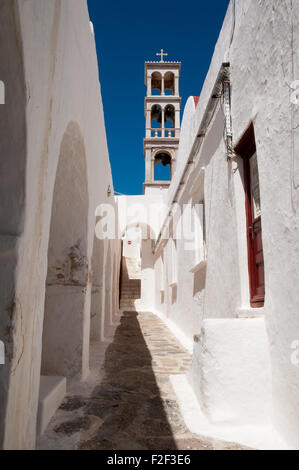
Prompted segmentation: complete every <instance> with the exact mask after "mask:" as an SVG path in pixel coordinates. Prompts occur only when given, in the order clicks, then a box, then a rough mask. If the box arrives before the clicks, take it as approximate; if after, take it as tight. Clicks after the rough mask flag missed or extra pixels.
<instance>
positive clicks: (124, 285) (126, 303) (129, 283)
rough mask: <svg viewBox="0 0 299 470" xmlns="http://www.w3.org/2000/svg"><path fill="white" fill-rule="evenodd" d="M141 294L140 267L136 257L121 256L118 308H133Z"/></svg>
mask: <svg viewBox="0 0 299 470" xmlns="http://www.w3.org/2000/svg"><path fill="white" fill-rule="evenodd" d="M140 295H141V269H140V262H139V260H137V259H136V258H125V257H124V256H123V258H122V270H121V284H120V310H128V311H131V310H135V307H136V300H137V299H140Z"/></svg>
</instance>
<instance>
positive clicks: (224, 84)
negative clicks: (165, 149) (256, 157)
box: [153, 62, 232, 253]
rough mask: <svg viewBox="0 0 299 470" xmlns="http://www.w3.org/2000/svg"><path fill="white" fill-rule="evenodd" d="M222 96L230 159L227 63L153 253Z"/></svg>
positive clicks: (210, 100) (211, 98) (230, 136)
mask: <svg viewBox="0 0 299 470" xmlns="http://www.w3.org/2000/svg"><path fill="white" fill-rule="evenodd" d="M222 95H224V107H225V129H226V149H227V150H226V152H227V158H231V156H230V157H229V155H230V153H229V152H230V150H228V149H231V150H232V132H231V113H230V109H231V108H230V102H231V101H230V99H231V97H230V64H229V62H223V63H222V65H221V68H220V71H219V73H218V76H217V79H216V82H215V85H214V88H213V90H212V93H211V96H210V99H209V102H208V105H207V107H206V110H205V113H204V115H203V118H202V120H201V123H200V126H199V130H198V133H197V136H196V139H195V141H194V144H193V146H192V148H191V151H190V154H189V158H188V161H187V163H186V166H185V169H184V172H183V175H182V177H181V179H180V182H179V184H178V187H177V190H176V192H175V194H174V196H173V198H172V201H171V204H170V211H169V213H168V215H167V217H166V218H165V221H164V223H163V225H162V228H161V230H160V233H159V236H158V238H157V241H156V243H155V245H154V247H153V253H155V251H156V250H157V248H158V245H159V243H160V241H161V237H162V235H163V232H164V229H165V227H166V226H167V225H168V223H169V221H170V219H171V217H172V214H173V209H174V205H175V203H176V202H177V201H178V199H179V195H180V192H181V190H182V188H183V186H184V184H185V177H186V175H187V172H188V169H189V166H190V165H191V164H192V163H194V158H195V156H196V155H197V154H198V152H199V150H200V148H201V146H202V143H203V141H204V138H205V136H206V132H207V130H208V127H209V125H210V123H211V121H212V118H213V116H214V113H215V109H216V106H217V104H218V100H219V99H220V98H221V96H222Z"/></svg>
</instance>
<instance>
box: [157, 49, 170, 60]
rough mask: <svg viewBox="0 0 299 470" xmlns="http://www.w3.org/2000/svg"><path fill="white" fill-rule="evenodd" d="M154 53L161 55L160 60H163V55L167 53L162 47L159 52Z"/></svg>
mask: <svg viewBox="0 0 299 470" xmlns="http://www.w3.org/2000/svg"><path fill="white" fill-rule="evenodd" d="M156 55H160V56H161V60H160V62H164V56H166V55H168V54H167V53H166V52H164V49H161V52H157V54H156Z"/></svg>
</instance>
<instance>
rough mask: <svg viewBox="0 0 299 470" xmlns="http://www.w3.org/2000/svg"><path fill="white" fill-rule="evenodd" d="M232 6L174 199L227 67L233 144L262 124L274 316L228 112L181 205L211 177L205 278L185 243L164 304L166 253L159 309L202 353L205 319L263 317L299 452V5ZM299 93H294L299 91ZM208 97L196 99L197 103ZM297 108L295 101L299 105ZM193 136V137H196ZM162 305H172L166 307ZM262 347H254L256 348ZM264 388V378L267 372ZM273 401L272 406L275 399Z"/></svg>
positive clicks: (280, 410) (275, 384)
mask: <svg viewBox="0 0 299 470" xmlns="http://www.w3.org/2000/svg"><path fill="white" fill-rule="evenodd" d="M233 6H234V2H233V1H231V3H230V6H229V9H228V12H227V15H226V18H225V20H224V24H223V27H222V30H221V33H220V36H219V39H218V42H217V44H216V48H215V52H214V55H213V58H212V62H211V66H210V69H209V72H208V74H207V78H206V80H205V83H204V86H203V89H202V91H201V94H200V99H199V103H198V106H197V108H196V111H195V113H194V116H193V118H191V120H190V101H189V102H188V103H187V106H186V113H187V115H188V117H187V116H186V117H185V116H184V118H183V123H184V121H186V122H188V125H187V126H184V125H183V126H182V137H181V144H180V149H179V151H178V163H177V172H176V174H175V176H174V178H173V181H172V183H171V186H170V189H169V193H168V196H169V201H171V200H172V198H173V195H174V194H175V191H176V188H177V187H178V184H179V181H180V178H181V176H182V173H183V168H184V163H185V162H186V161H187V159H188V157H189V153H188V149H190V148H191V145H192V144H188V145H186V142H188V139H189V138H190V135H193V137H195V135H196V131H197V129H198V128H199V124H200V122H201V120H202V118H203V115H204V112H205V109H206V106H207V103H208V99H209V97H210V95H211V93H212V89H213V86H214V84H215V81H216V78H217V75H218V72H219V70H220V67H221V64H222V63H223V62H228V61H229V62H230V64H231V87H232V123H233V141H234V143H235V144H236V143H237V142H238V141H239V139H240V138H241V137H242V135H243V133H244V132H245V130H246V129H247V128H248V126H249V124H250V123H251V122H253V124H254V129H255V136H256V146H257V155H258V165H259V177H260V191H261V204H262V237H263V247H264V261H265V283H266V297H265V307H264V308H263V309H260V310H259V311H258V312H257V311H256V310H257V309H251V308H250V304H249V283H248V265H247V251H246V250H247V246H246V234H245V201H244V191H243V184H242V169H241V167H240V161H238V160H236V161H235V162H233V163H228V162H227V161H226V155H225V145H224V140H223V115H222V110H221V107H220V105H219V106H218V108H217V110H216V112H215V114H214V118H213V121H212V122H211V124H210V126H209V130H208V133H207V135H206V137H205V139H204V141H203V145H202V147H201V150H200V152H199V154H198V155H197V158H196V160H195V163H194V166H193V170H192V172H191V175H190V176H189V178H188V180H187V183H186V185H185V190H184V191H183V193H182V195H181V197H180V200H179V204H180V205H183V204H185V203H187V202H188V201H189V200H190V198H191V197H193V195H192V194H191V192H192V187H193V186H194V181H195V180H196V178H198V177H199V176H198V175H199V174H200V170H201V168H203V167H204V168H205V171H204V183H202V184H203V185H204V199H205V210H206V215H205V217H206V256H207V266H206V269H205V270H202V271H199V272H197V273H195V274H193V273H192V272H190V271H189V266H190V257H192V255H191V254H189V253H186V252H185V251H184V249H183V242H182V241H181V242H178V243H177V260H178V261H177V262H178V283H177V287H176V292H175V293H174V292H173V291H174V288H173V287H169V285H168V284H169V283H168V279H167V267H166V269H164V272H165V273H166V274H165V279H164V285H165V287H164V289H165V291H164V294H163V295H161V280H160V270H161V267H160V266H161V262H160V261H159V257H160V256H163V260H164V267H165V266H167V264H168V263H169V260H168V259H167V253H166V250H165V248H164V249H163V244H161V245H160V247H159V249H158V251H157V253H156V255H155V261H156V262H155V266H156V276H155V278H156V295H155V305H153V308H154V309H155V310H156V311H157V313H158V314H160V315H162V316H163V315H164V317H165V318H167V319H168V322H170V323H172V324H173V325H174V328H173V329H174V331H177V334H178V335H179V336H181V338H182V339H184V340H186V338H187V341H185V343H186V344H187V345H188V342H189V345H190V343H192V336H193V335H194V334H197V333H200V330H201V326H202V321H203V319H204V318H207V319H208V318H211V319H217V318H219V319H220V318H227V319H229V318H236V317H237V316H238V315H240V314H247V315H248V316H249V317H250V315H253V316H254V315H262V316H264V318H265V321H266V329H267V333H268V342H269V344H268V347H269V351H270V355H271V370H272V388H273V403H272V405H273V407H272V409H273V411H272V421H273V422H274V424H275V425H276V426H277V428H278V429H279V431H280V432H281V433H282V435H283V437H284V438H285V439H286V440H287V441H288V442H289V443H290V445H292V446H294V447H297V448H298V447H299V440H298V436H299V405H298V399H297V397H298V391H299V390H298V389H299V366H296V365H294V364H292V362H291V354H292V349H291V345H292V343H293V341H294V340H296V339H299V316H298V305H299V297H298V289H297V286H298V281H299V270H298V262H297V260H298V252H299V237H298V223H299V216H298V214H299V211H298V207H299V192H298V191H299V190H298V181H299V180H298V175H299V173H298V168H299V163H298V129H297V127H298V122H299V121H298V119H299V105H298V104H297V105H296V104H293V103H292V102H291V97H292V92H293V90H292V87H291V84H292V83H293V82H294V81H295V80H298V77H299V64H298V58H299V57H298V56H299V53H298V51H299V48H298V41H299V34H298V28H296V25H297V24H298V19H299V3H298V2H294V1H291V0H286V1H284V2H276V1H274V0H265V1H263V2H258V1H255V0H247V1H244V0H243V1H242V0H236V2H235V9H234V8H233ZM293 87H294V86H293ZM197 91H198V90H194V92H195V93H196V92H197ZM293 101H294V97H293ZM190 129H191V130H190ZM161 300H162V301H161ZM253 347H254V345H253ZM257 378H258V371H257ZM269 399H271V396H269Z"/></svg>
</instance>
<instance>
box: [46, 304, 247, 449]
mask: <svg viewBox="0 0 299 470" xmlns="http://www.w3.org/2000/svg"><path fill="white" fill-rule="evenodd" d="M94 356H95V357H94V363H95V364H97V361H98V364H101V365H100V367H99V370H97V371H96V372H94V373H93V374H91V377H90V378H89V380H87V382H85V383H84V382H81V383H80V384H77V385H76V386H74V387H73V388H72V391H71V393H69V394H68V396H67V397H66V399H65V401H64V403H63V404H62V406H61V408H60V409H59V410H58V412H57V413H56V415H55V416H54V418H53V419H52V421H51V423H50V425H49V426H48V429H47V431H46V433H45V434H44V436H43V437H42V438H41V439H40V440H39V442H38V448H40V449H99V450H132V449H134V450H143V449H152V450H173V449H180V450H182V449H183V450H187V449H198V450H211V449H240V447H239V446H237V445H236V444H231V443H225V442H220V441H215V440H211V439H209V438H205V437H200V436H197V435H194V434H191V433H190V432H189V430H188V429H187V428H186V426H185V423H184V420H183V418H182V416H181V413H180V410H179V407H178V403H177V400H176V396H175V394H174V391H173V389H172V386H171V383H170V380H169V376H170V375H172V374H185V373H186V371H187V370H188V368H189V367H190V360H191V358H190V355H189V354H188V352H187V351H185V350H184V349H183V348H182V346H181V345H180V344H179V343H178V341H177V340H176V338H175V337H174V336H173V335H172V334H171V332H170V331H169V330H168V328H167V327H166V326H165V325H164V323H163V322H162V321H161V320H160V319H159V318H157V317H156V316H155V315H153V314H151V313H139V314H137V313H136V312H125V313H124V314H123V315H122V317H121V321H120V324H119V326H117V328H116V329H115V331H114V337H113V340H112V342H111V343H110V345H109V346H108V347H106V348H104V349H103V348H102V353H101V350H99V349H97V348H96V347H95V349H94Z"/></svg>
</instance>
